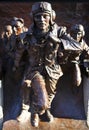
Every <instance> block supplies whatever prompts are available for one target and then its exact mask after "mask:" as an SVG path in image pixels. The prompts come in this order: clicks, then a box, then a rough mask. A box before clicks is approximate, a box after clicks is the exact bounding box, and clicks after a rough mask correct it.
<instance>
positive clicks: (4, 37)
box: [0, 25, 13, 74]
mask: <svg viewBox="0 0 89 130" xmlns="http://www.w3.org/2000/svg"><path fill="white" fill-rule="evenodd" d="M12 35H13V29H12V26H11V25H6V26H5V27H4V30H3V32H2V34H1V42H0V43H1V44H2V46H3V49H2V50H3V56H2V63H3V65H2V69H3V74H4V73H5V72H6V69H7V62H8V61H9V58H10V56H11V39H12Z"/></svg>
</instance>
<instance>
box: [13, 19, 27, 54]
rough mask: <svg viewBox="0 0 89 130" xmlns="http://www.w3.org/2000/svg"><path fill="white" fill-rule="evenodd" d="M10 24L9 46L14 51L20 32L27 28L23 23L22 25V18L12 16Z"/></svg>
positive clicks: (25, 30)
mask: <svg viewBox="0 0 89 130" xmlns="http://www.w3.org/2000/svg"><path fill="white" fill-rule="evenodd" d="M11 25H12V29H13V37H12V41H11V47H12V50H13V51H15V49H16V46H17V43H18V40H19V36H20V34H21V33H23V32H27V31H28V28H27V27H25V25H24V19H22V18H17V17H13V19H12V21H11Z"/></svg>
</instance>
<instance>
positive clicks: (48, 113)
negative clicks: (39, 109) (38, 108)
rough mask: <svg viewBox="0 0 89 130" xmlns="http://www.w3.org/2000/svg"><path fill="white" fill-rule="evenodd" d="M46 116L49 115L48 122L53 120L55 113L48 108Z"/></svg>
mask: <svg viewBox="0 0 89 130" xmlns="http://www.w3.org/2000/svg"><path fill="white" fill-rule="evenodd" d="M46 116H47V120H48V122H53V120H54V118H53V115H52V114H51V112H50V109H47V110H46Z"/></svg>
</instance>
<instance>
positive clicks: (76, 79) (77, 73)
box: [70, 24, 89, 87]
mask: <svg viewBox="0 0 89 130" xmlns="http://www.w3.org/2000/svg"><path fill="white" fill-rule="evenodd" d="M70 35H71V37H72V38H73V39H74V40H76V41H77V42H78V43H80V46H81V48H82V51H81V52H80V53H79V54H78V55H76V56H75V57H74V58H73V59H70V60H71V63H72V65H73V86H75V87H76V86H80V84H81V81H82V76H81V70H80V65H79V64H81V63H82V62H83V60H84V59H86V58H88V57H89V56H88V55H89V46H88V45H87V44H86V42H85V40H84V35H85V30H84V27H83V25H81V24H76V25H73V26H72V27H71V29H70Z"/></svg>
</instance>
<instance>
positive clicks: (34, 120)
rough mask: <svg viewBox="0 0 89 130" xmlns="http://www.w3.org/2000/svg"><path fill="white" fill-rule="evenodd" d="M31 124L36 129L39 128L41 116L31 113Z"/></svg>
mask: <svg viewBox="0 0 89 130" xmlns="http://www.w3.org/2000/svg"><path fill="white" fill-rule="evenodd" d="M31 124H32V126H34V127H38V126H39V115H38V114H37V113H31Z"/></svg>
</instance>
